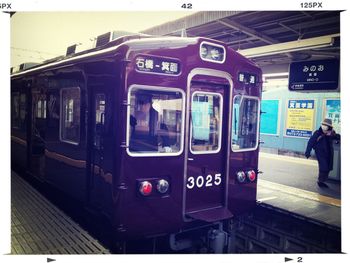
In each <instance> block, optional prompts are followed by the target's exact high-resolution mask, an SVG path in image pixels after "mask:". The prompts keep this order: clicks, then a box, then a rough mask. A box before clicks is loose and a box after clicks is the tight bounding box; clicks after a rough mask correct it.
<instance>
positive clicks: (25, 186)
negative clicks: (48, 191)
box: [11, 172, 110, 254]
mask: <svg viewBox="0 0 350 263" xmlns="http://www.w3.org/2000/svg"><path fill="white" fill-rule="evenodd" d="M11 188H12V191H11V254H109V253H110V252H109V250H108V249H106V248H105V247H103V246H102V245H101V244H100V243H99V242H98V241H97V240H96V239H94V238H93V237H92V236H91V235H90V234H89V233H88V232H86V231H85V230H84V229H82V228H81V227H80V226H79V225H78V224H76V223H75V222H74V221H73V220H72V219H71V218H70V217H69V216H67V215H66V214H65V213H64V212H62V211H61V210H60V209H58V208H57V207H56V206H54V205H53V204H52V203H50V202H49V201H48V200H47V199H46V198H45V197H44V196H43V195H41V194H40V193H39V192H38V191H37V190H35V189H34V188H33V187H32V186H31V185H30V184H29V183H28V182H26V181H25V180H24V179H23V178H21V177H20V176H19V175H17V174H16V173H15V172H11Z"/></svg>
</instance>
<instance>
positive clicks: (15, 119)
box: [11, 92, 20, 128]
mask: <svg viewBox="0 0 350 263" xmlns="http://www.w3.org/2000/svg"><path fill="white" fill-rule="evenodd" d="M11 117H12V118H11V119H12V128H19V126H20V118H19V93H18V92H15V93H12V113H11Z"/></svg>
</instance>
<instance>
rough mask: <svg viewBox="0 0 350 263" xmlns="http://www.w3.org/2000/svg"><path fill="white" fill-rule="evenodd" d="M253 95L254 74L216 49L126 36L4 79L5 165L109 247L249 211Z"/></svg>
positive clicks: (256, 104) (211, 44)
mask: <svg viewBox="0 0 350 263" xmlns="http://www.w3.org/2000/svg"><path fill="white" fill-rule="evenodd" d="M214 50H215V51H214ZM210 52H211V53H213V54H214V55H213V57H214V58H215V59H210V58H208V56H209V55H207V54H208V53H210ZM220 52H221V53H220ZM201 56H202V58H201ZM220 60H222V61H220ZM22 93H23V94H24V93H25V94H26V100H24V99H23V96H22V100H21V94H22ZM260 98H261V70H260V69H259V68H257V67H256V66H255V65H254V64H252V63H251V62H249V61H248V60H246V59H245V58H243V57H242V56H241V55H239V54H237V53H235V52H234V51H233V50H231V49H229V48H228V47H226V46H225V45H224V44H223V43H220V42H217V41H212V40H209V39H203V38H188V39H187V38H184V39H182V38H147V39H135V40H130V41H127V42H124V43H121V44H119V45H118V46H117V47H108V48H106V49H104V50H103V49H102V50H99V51H95V52H92V53H91V54H90V55H89V54H82V55H81V56H79V55H77V56H76V57H72V58H68V59H67V60H62V61H61V62H53V63H52V64H48V65H42V66H38V67H36V68H33V69H31V70H28V71H24V72H23V73H18V74H14V75H13V77H12V115H14V117H13V118H12V134H11V135H12V144H13V147H12V160H13V166H16V167H17V166H19V165H21V166H22V167H23V168H25V169H26V170H27V171H28V172H30V173H32V174H33V175H34V176H36V177H38V178H39V179H40V180H42V181H44V182H49V183H51V184H53V185H54V186H56V187H58V188H60V189H62V190H63V191H65V192H67V193H69V194H70V195H72V196H73V197H74V198H77V199H79V200H81V201H83V202H85V203H86V204H87V205H90V206H92V207H93V208H94V209H98V210H99V211H101V212H103V213H105V214H107V215H108V216H109V217H110V219H111V221H112V224H113V225H114V229H115V232H116V236H117V238H118V239H120V240H128V239H138V238H145V237H154V236H160V235H169V234H173V233H180V232H181V231H184V230H185V229H187V228H189V227H191V228H193V225H194V223H196V222H197V223H198V224H197V223H196V224H197V227H202V226H204V225H208V224H216V223H218V222H222V221H224V220H228V219H230V218H232V217H233V216H237V215H239V214H240V213H243V212H245V211H247V210H248V209H250V208H252V206H253V204H254V203H255V199H256V175H257V173H258V167H257V165H258V163H257V162H258V131H259V115H260ZM23 111H25V112H26V113H25V116H23ZM21 112H22V115H21ZM21 117H22V118H21ZM20 125H22V128H21V127H19V126H20ZM17 126H18V127H17ZM24 153H25V154H24ZM239 172H244V174H245V175H246V178H245V179H244V180H243V181H239V180H238V179H237V178H238V177H237V174H238V173H239ZM253 173H254V174H255V177H254V178H253V176H252V174H253ZM248 174H249V176H248Z"/></svg>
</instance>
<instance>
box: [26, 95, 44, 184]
mask: <svg viewBox="0 0 350 263" xmlns="http://www.w3.org/2000/svg"><path fill="white" fill-rule="evenodd" d="M31 106H32V107H31V114H30V116H31V127H30V131H31V134H30V144H29V145H30V147H29V152H30V153H29V154H30V159H29V171H30V172H31V173H32V175H34V176H36V177H37V178H38V179H39V180H41V181H44V174H45V173H44V171H45V129H46V107H47V101H46V94H45V92H44V91H43V89H38V88H33V89H32V94H31Z"/></svg>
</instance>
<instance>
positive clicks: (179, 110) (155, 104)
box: [128, 86, 184, 156]
mask: <svg viewBox="0 0 350 263" xmlns="http://www.w3.org/2000/svg"><path fill="white" fill-rule="evenodd" d="M129 103H130V111H129V128H128V145H129V147H128V153H129V154H130V155H136V156H137V155H179V154H181V152H182V145H183V143H182V141H183V120H184V116H183V115H184V109H183V107H184V95H183V92H182V91H181V90H178V89H174V88H166V89H165V88H161V89H160V88H153V87H152V88H150V87H144V88H142V87H137V86H135V87H132V88H131V89H130V91H129Z"/></svg>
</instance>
